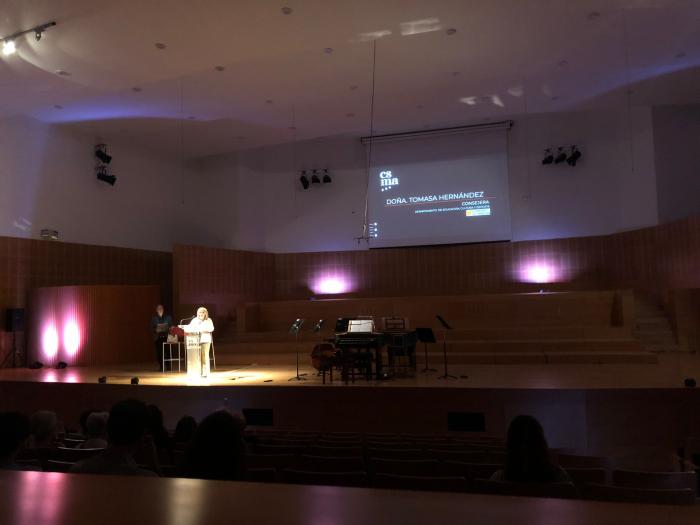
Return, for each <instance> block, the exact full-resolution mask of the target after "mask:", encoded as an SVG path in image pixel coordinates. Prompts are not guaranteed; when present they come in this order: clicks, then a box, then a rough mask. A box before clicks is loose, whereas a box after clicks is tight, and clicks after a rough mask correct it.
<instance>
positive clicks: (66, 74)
mask: <svg viewBox="0 0 700 525" xmlns="http://www.w3.org/2000/svg"><path fill="white" fill-rule="evenodd" d="M56 74H57V75H61V76H62V77H69V76H70V73H69V72H68V71H64V70H63V69H57V70H56Z"/></svg>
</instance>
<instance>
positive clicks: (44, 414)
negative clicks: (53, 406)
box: [30, 410, 58, 448]
mask: <svg viewBox="0 0 700 525" xmlns="http://www.w3.org/2000/svg"><path fill="white" fill-rule="evenodd" d="M30 426H31V433H32V440H33V446H34V448H48V447H54V446H56V438H57V436H56V434H57V432H58V418H57V417H56V413H55V412H51V411H50V410H39V411H37V412H34V413H33V414H32V417H31V419H30Z"/></svg>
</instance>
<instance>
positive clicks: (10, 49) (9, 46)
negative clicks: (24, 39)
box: [2, 40, 17, 56]
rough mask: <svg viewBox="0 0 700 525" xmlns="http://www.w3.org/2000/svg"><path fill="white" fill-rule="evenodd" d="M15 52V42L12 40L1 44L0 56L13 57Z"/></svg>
mask: <svg viewBox="0 0 700 525" xmlns="http://www.w3.org/2000/svg"><path fill="white" fill-rule="evenodd" d="M15 51H17V48H16V47H15V41H14V40H5V41H4V42H3V43H2V54H3V55H5V56H9V55H13V54H14V53H15Z"/></svg>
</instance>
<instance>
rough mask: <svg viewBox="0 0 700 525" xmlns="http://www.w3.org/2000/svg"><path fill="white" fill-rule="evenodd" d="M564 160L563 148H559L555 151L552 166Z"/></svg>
mask: <svg viewBox="0 0 700 525" xmlns="http://www.w3.org/2000/svg"><path fill="white" fill-rule="evenodd" d="M565 160H566V153H564V148H562V147H559V149H558V150H557V156H556V158H555V159H554V164H561V163H562V162H564V161H565Z"/></svg>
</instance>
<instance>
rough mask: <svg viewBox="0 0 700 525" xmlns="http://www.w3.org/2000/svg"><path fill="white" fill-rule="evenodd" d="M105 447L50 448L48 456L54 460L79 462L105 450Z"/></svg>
mask: <svg viewBox="0 0 700 525" xmlns="http://www.w3.org/2000/svg"><path fill="white" fill-rule="evenodd" d="M103 450H104V449H103V448H65V447H58V448H54V449H50V453H49V456H48V459H49V460H52V461H67V462H70V463H77V462H78V461H82V460H83V459H87V458H90V457H92V456H94V455H96V454H99V453H101V452H102V451H103Z"/></svg>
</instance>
